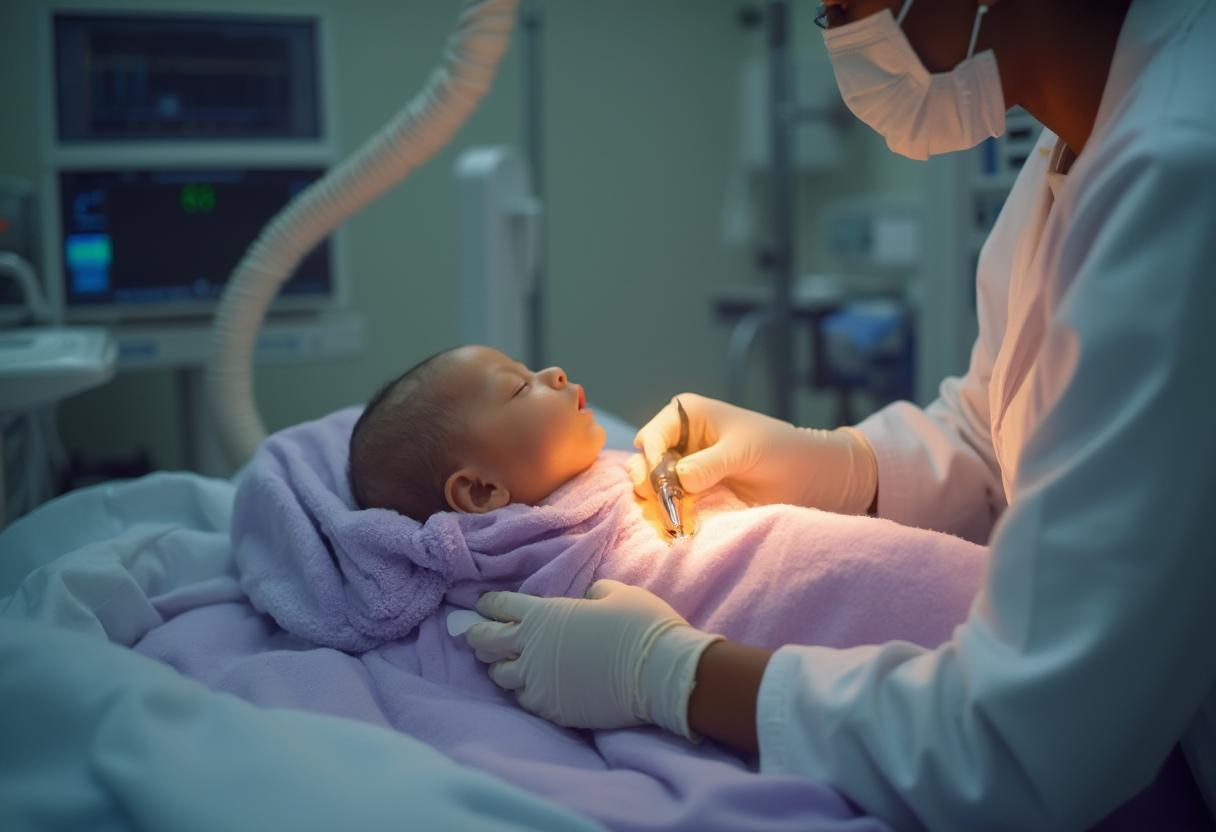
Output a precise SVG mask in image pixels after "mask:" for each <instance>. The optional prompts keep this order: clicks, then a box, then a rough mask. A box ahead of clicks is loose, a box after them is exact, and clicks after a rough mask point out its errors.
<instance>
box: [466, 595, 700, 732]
mask: <svg viewBox="0 0 1216 832" xmlns="http://www.w3.org/2000/svg"><path fill="white" fill-rule="evenodd" d="M477 611H478V612H480V613H481V614H482V615H484V616H487V617H489V618H494V619H497V621H495V622H491V623H482V624H475V625H473V626H472V627H470V628H469V630H468V632H467V633H466V634H465V637H466V638H467V639H468V642H469V644H470V645H471V646H472V647H473V649H474V650H475V651H476V653H477V658H478V659H480V660H481V661H483V662H493V664H491V665H490V678H492V679H493V680H494V682H495V683H496V684H497V685H498V686H499V687H502V688H505V689H507V690H514V691H516V692H517V694H516V695H517V698H518V700H519V704H520V705H522V706H523V707H524V708H526V709H527V710H529V711H532V712H533V713H535V714H538V715H540V716H543V717H544V718H545V719H547V720H549V721H550V722H556V723H557V724H558V725H564V726H567V727H570V728H624V727H627V726H630V725H641V724H645V723H648V722H653V723H655V724H657V725H660V726H662V727H664V728H666V729H667V730H669V731H672V732H674V733H677V734H680V735H682V736H684V737H687V738H689V739H693V738H694V737H693V734H692V731H691V730H690V729H689V727H688V697H689V695H690V694H691V693H692V688H693V684H694V682H695V681H696V673H697V664H698V662H700V660H701V653H702V652H704V650H705V648H706V647H708V646H709V645H710V644H713V643H714V642H715V641H719V640H720V639H721V638H722V637H721V636H716V635H710V634H708V633H703V632H701V631H700V630H696V629H693V628H692V627H691V626H689V624H688V622H687V621H685V620H684V619H683V618H682V617H681V616H680V614H679V613H678V612H676V611H675V610H673V609H672V608H671V606H670V605H668V603H667V602H666V601H664V600H662V599H661V598H658V597H657V596H655V595H652V594H651V593H649V592H647V591H646V590H644V589H641V588H639V587H634V586H628V585H626V584H623V583H620V582H619V581H609V580H600V581H596V582H595V583H593V584H592V585H591V588H590V589H588V590H587V598H586V599H582V598H538V597H537V596H535V595H524V594H521V593H518V592H487V593H486V594H485V595H483V596H481V599H480V600H479V601H478V602H477ZM498 622H508V623H498Z"/></svg>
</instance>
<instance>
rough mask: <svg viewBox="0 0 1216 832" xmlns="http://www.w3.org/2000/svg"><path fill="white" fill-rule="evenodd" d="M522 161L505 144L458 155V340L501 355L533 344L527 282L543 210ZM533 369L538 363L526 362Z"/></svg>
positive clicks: (531, 293)
mask: <svg viewBox="0 0 1216 832" xmlns="http://www.w3.org/2000/svg"><path fill="white" fill-rule="evenodd" d="M533 192H534V191H533V186H532V184H531V177H530V175H529V171H528V169H527V166H526V165H525V164H524V162H523V160H521V159H520V158H519V155H518V154H517V153H516V152H515V151H513V150H512V149H511V148H509V147H477V148H472V149H470V150H466V151H465V152H464V153H462V154H461V155H460V158H459V159H457V160H456V206H457V212H458V214H459V219H458V223H459V229H460V236H459V239H460V251H459V270H460V281H459V282H460V295H459V297H460V327H459V331H460V341H461V342H462V343H466V344H485V345H487V346H491V347H494V348H495V349H498V350H500V351H501V352H503V353H504V354H506V355H511V356H525V355H530V353H532V352H533V351H534V350H535V349H536V348H537V347H536V345H535V344H534V343H533V342H532V341H531V336H530V333H531V332H532V331H533V330H535V329H537V328H538V327H537V325H536V321H535V319H534V315H535V309H534V307H533V306H532V302H533V298H534V297H535V295H536V294H537V290H536V286H535V285H534V283H533V280H534V278H535V276H536V271H537V261H538V258H539V257H540V250H541V248H542V245H541V240H540V222H541V218H542V213H543V212H542V207H541V203H540V200H538V199H537V198H536V197H534V196H533ZM532 366H540V365H539V364H536V363H534V364H532Z"/></svg>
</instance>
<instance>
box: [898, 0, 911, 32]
mask: <svg viewBox="0 0 1216 832" xmlns="http://www.w3.org/2000/svg"><path fill="white" fill-rule="evenodd" d="M910 8H912V0H904V4H903V6H901V7H900V9H899V14H897V15H896V16H895V23H896V24H897V25H899V26H902V25H903V23H904V18H905V17H907V16H908V9H910Z"/></svg>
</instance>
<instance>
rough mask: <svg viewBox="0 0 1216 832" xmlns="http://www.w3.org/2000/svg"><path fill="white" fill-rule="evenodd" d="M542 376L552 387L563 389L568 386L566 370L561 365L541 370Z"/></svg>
mask: <svg viewBox="0 0 1216 832" xmlns="http://www.w3.org/2000/svg"><path fill="white" fill-rule="evenodd" d="M540 375H541V378H542V379H544V381H545V384H548V385H549V386H550V387H556V388H557V389H559V390H560V389H561V388H563V387H565V386H566V371H565V370H563V369H562V368H561V367H548V368H546V369H544V370H541V371H540Z"/></svg>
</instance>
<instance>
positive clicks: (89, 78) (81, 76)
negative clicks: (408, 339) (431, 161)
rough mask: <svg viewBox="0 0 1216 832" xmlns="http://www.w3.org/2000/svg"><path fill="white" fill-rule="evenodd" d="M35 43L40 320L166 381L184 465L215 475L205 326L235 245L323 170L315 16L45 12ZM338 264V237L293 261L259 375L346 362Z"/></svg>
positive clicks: (324, 101) (355, 330)
mask: <svg viewBox="0 0 1216 832" xmlns="http://www.w3.org/2000/svg"><path fill="white" fill-rule="evenodd" d="M41 29H42V31H41V33H40V34H41V38H40V40H41V42H42V52H41V55H40V60H41V63H42V67H43V71H42V72H40V73H38V79H39V83H40V84H41V85H42V89H41V95H40V96H39V98H40V100H41V101H43V102H44V108H43V113H42V114H41V116H42V117H41V122H42V124H41V127H42V138H43V141H42V143H41V144H42V147H43V148H44V151H43V158H42V160H41V166H42V174H41V182H40V185H41V187H40V191H41V199H40V200H39V208H40V215H41V222H40V227H41V258H40V259H41V261H42V264H43V268H42V277H43V278H44V279H45V284H46V292H47V296H48V306H49V309H50V314H51V318H52V319H53V320H55V321H71V322H80V323H90V324H104V325H106V326H107V328H108V329H109V331H110V334H111V337H112V338H113V339H114V341H115V342H116V344H117V347H118V349H117V369H118V371H119V372H126V371H135V370H143V369H153V368H157V369H159V368H167V369H172V370H173V371H174V383H175V388H176V394H177V405H178V406H177V411H178V413H179V414H180V417H181V420H182V421H181V426H180V429H179V435H180V436H181V440H182V442H181V462H182V464H183V466H184V467H186V468H189V469H191V470H195V471H199V472H201V473H206V474H214V475H220V474H227V473H229V472H230V471H231V467H230V465H229V464H228V462H227V460H226V459H225V458H224V456H223V454H222V452H221V451H220V450H219V445H218V440H217V439H216V437H215V435H214V429H213V428H212V426H211V425H210V424H209V419H208V417H207V415H206V410H205V404H204V398H205V396H204V393H203V389H204V383H203V373H202V368H203V366H204V365H205V364H206V362H207V361H208V359H209V357H210V354H211V350H212V346H211V322H210V321H209V320H208V317H207V316H210V315H211V314H213V313H214V311H215V309H216V306H217V303H218V299H219V296H220V293H221V292H222V290H223V287H224V285H225V283H226V282H227V279H228V276H229V273H230V272H231V270H232V268H233V267H234V266H235V264H236V263H237V261H238V259H239V257H240V255H241V253H242V252H243V251H244V249H245V247H246V246H247V245H248V244H249V241H250V240H252V239H254V238H255V237H256V235H257V233H258V231H259V230H260V229H261V227H262V226H263V225H264V224H265V223H266V222H267V221H269V219H270V218H271V217H272V216H273V215H274V213H275V212H276V211H277V210H279V208H280V207H281V206H282V205H283V204H284V203H285V202H288V201H290V200H291V199H293V198H294V197H295V196H296V195H297V194H298V193H299V192H300V191H302V190H304V189H305V188H306V187H308V185H309V184H311V183H312V182H314V181H316V180H317V179H318V178H319V177H320V176H321V174H322V173H323V172H324V171H325V170H326V169H327V168H329V167H330V166H331V165H333V164H334V163H335V162H336V161H337V159H338V146H339V145H338V135H337V133H338V131H337V123H336V120H335V119H334V117H333V113H334V107H333V104H332V102H333V99H334V93H335V86H336V85H335V84H334V82H333V67H332V61H331V60H329V58H330V55H331V52H332V47H331V40H332V37H333V35H332V32H331V27H330V25H329V18H328V15H326V14H324V13H310V14H294V13H293V14H279V13H276V14H263V13H248V12H244V11H242V12H241V13H240V14H227V13H223V14H214V13H206V14H204V13H199V12H182V13H167V12H156V11H148V10H138V11H134V10H132V11H105V12H95V11H68V10H62V9H51V10H49V11H47V12H46V13H45V15H44V16H43V18H42V20H41ZM344 252H345V239H344V237H343V236H342V235H341V234H338V235H335V236H334V237H333V238H331V239H329V240H326V241H323V242H321V243H320V244H319V245H318V246H317V247H315V248H314V249H313V250H312V251H311V252H309V253H308V254H307V256H306V257H304V258H302V261H301V263H300V264H299V268H298V269H297V270H296V272H295V274H294V276H293V277H292V279H291V280H290V281H288V282H287V284H286V285H285V286H284V287H283V291H282V292H281V293H280V296H279V297H278V298H277V299H276V300H275V302H274V304H273V307H272V308H271V309H270V313H271V314H269V316H268V319H267V321H266V326H265V328H264V329H263V330H262V331H261V332H260V333H259V334H258V335H257V336H256V343H255V345H254V346H253V347H252V350H253V356H254V357H255V358H256V359H257V361H258V362H260V363H261V362H301V361H308V360H311V359H313V358H316V357H322V356H323V357H332V356H340V355H349V354H352V353H355V352H357V351H358V350H359V349H360V348H361V346H362V319H361V318H360V316H359V315H357V314H356V313H354V312H353V311H352V310H351V309H350V308H349V301H348V298H349V294H348V288H347V273H346V269H345V267H344V266H345V263H346V257H345V255H344Z"/></svg>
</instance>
